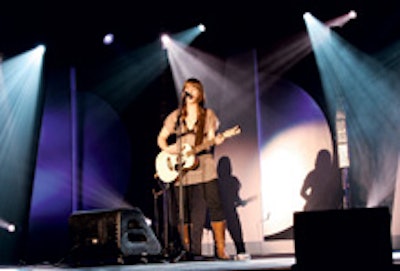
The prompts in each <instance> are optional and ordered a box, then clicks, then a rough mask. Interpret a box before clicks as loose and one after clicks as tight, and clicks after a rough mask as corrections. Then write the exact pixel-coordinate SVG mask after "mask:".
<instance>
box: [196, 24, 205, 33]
mask: <svg viewBox="0 0 400 271" xmlns="http://www.w3.org/2000/svg"><path fill="white" fill-rule="evenodd" d="M197 28H198V29H199V30H200V32H204V31H206V27H205V25H204V24H199V25H198V26H197Z"/></svg>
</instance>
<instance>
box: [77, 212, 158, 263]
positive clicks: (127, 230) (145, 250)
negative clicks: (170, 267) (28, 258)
mask: <svg viewBox="0 0 400 271" xmlns="http://www.w3.org/2000/svg"><path fill="white" fill-rule="evenodd" d="M69 227H70V233H71V236H72V242H73V246H74V247H75V248H77V249H78V252H77V255H79V257H81V258H82V257H87V258H102V257H115V256H116V257H119V256H123V257H129V256H141V255H157V254H159V253H160V252H161V245H160V243H159V241H158V239H157V237H156V236H155V234H154V233H153V231H152V229H151V228H150V227H149V226H148V225H147V223H146V220H145V217H144V215H143V213H142V212H141V211H140V209H139V208H131V209H115V210H87V211H78V212H75V213H73V214H72V215H71V216H70V217H69Z"/></svg>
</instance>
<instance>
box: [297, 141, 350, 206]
mask: <svg viewBox="0 0 400 271" xmlns="http://www.w3.org/2000/svg"><path fill="white" fill-rule="evenodd" d="M339 176H340V175H339V171H338V170H337V169H336V167H335V165H334V163H333V161H332V158H331V154H330V152H329V151H328V150H325V149H323V150H320V151H319V152H318V154H317V158H316V160H315V168H314V169H313V170H312V171H310V172H309V173H308V174H307V176H306V178H305V179H304V182H303V186H302V187H301V190H300V195H301V196H302V197H303V198H304V199H305V200H306V202H305V205H304V211H312V210H328V209H338V208H340V204H341V195H342V192H341V182H340V178H339Z"/></svg>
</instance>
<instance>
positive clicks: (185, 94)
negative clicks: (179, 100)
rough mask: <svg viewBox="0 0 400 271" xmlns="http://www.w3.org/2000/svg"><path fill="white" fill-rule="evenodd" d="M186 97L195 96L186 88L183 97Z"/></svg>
mask: <svg viewBox="0 0 400 271" xmlns="http://www.w3.org/2000/svg"><path fill="white" fill-rule="evenodd" d="M186 97H189V98H193V95H192V94H190V93H189V92H187V91H186V90H185V91H183V98H186Z"/></svg>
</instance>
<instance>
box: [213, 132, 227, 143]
mask: <svg viewBox="0 0 400 271" xmlns="http://www.w3.org/2000/svg"><path fill="white" fill-rule="evenodd" d="M214 141H215V145H219V144H222V143H224V141H225V137H224V135H223V134H217V135H216V136H215V139H214Z"/></svg>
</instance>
